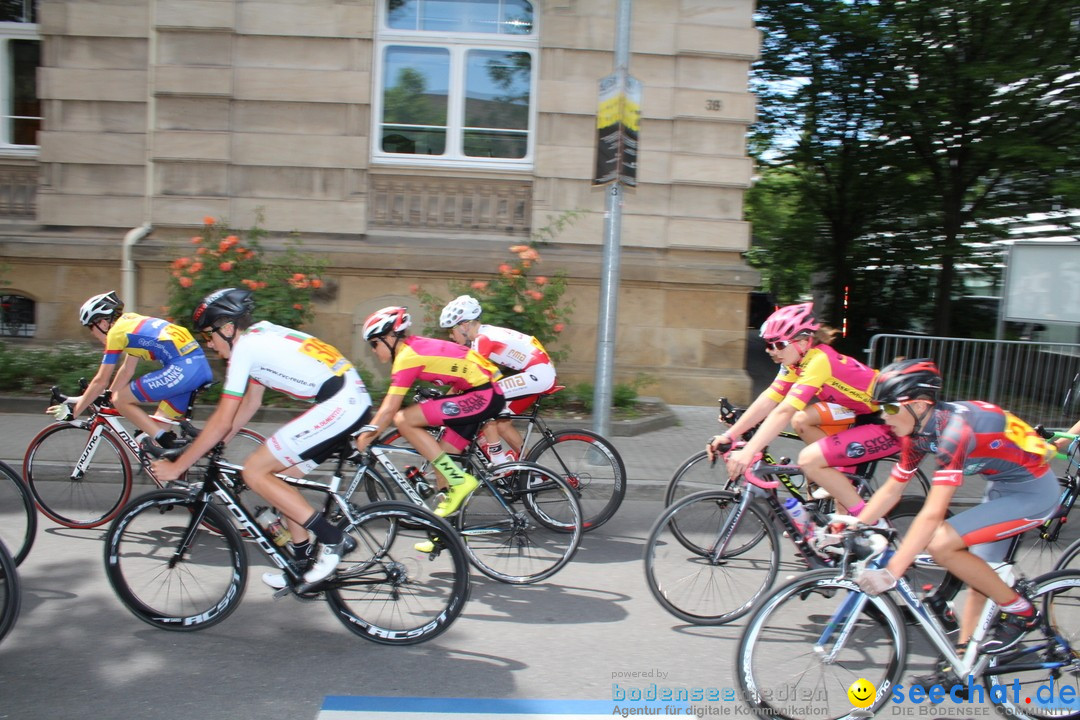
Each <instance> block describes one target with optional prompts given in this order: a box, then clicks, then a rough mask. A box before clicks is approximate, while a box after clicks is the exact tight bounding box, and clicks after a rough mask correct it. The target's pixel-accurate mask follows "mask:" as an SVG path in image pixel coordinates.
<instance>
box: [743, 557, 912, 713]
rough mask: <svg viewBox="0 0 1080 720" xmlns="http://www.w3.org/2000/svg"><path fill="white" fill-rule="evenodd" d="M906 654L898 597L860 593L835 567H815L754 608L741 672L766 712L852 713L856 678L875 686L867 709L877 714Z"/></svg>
mask: <svg viewBox="0 0 1080 720" xmlns="http://www.w3.org/2000/svg"><path fill="white" fill-rule="evenodd" d="M831 622H836V625H833V626H830V623H831ZM906 658H907V636H906V635H905V633H904V619H903V616H902V615H901V613H900V610H899V609H898V608H897V607H896V603H894V602H893V601H892V599H891V598H889V597H888V596H887V595H879V596H878V597H875V598H872V597H869V596H868V595H865V594H863V593H860V592H858V586H856V585H855V583H854V582H853V581H851V580H845V579H843V578H838V577H837V576H836V571H835V570H831V569H825V570H815V571H813V572H809V573H806V574H804V575H801V576H799V577H797V578H795V579H794V580H791V581H790V582H788V583H786V584H784V585H782V586H780V587H779V588H777V589H776V591H775V592H773V593H772V594H771V595H769V596H768V597H767V598H766V599H765V600H764V601H763V602H762V604H761V605H760V606H759V607H758V609H757V610H756V611H755V612H754V613H753V615H752V616H751V617H750V620H749V621H748V622H747V625H746V630H745V631H744V632H743V634H742V637H741V638H740V640H739V648H738V652H737V654H736V658H735V660H736V669H735V676H736V677H737V678H738V681H739V686H740V687H741V689H742V691H743V698H745V700H746V702H747V703H748V704H749V705H750V706H751V707H752V708H754V709H755V710H754V712H753V714H754V715H756V716H758V717H763V716H764V717H770V718H800V719H801V718H808V717H812V718H844V717H850V716H851V713H852V707H851V700H849V699H848V688H849V687H850V686H851V685H852V683H854V682H855V681H856V680H858V679H859V678H863V679H865V680H866V681H868V682H869V683H870V684H871V685H873V686H874V688H875V689H876V691H877V697H876V698H875V700H874V702H873V704H872V705H871V706H870V707H868V708H866V709H867V710H869V711H870V712H871V713H872V714H873V713H876V712H877V711H878V710H879V709H880V708H881V707H882V706H883V705H884V704H885V703H886V702H888V701H889V698H890V697H891V696H892V693H891V690H892V688H893V687H894V686H895V685H896V683H897V682H899V681H900V675H901V674H902V672H903V669H904V662H905V660H906Z"/></svg>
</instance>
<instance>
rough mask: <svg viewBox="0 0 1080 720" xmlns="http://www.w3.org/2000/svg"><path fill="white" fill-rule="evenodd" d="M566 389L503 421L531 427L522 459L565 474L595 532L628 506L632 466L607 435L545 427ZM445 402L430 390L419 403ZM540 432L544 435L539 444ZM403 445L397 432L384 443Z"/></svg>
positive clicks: (556, 389)
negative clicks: (550, 405) (547, 403)
mask: <svg viewBox="0 0 1080 720" xmlns="http://www.w3.org/2000/svg"><path fill="white" fill-rule="evenodd" d="M564 389H565V386H563V385H556V386H555V387H553V388H551V389H550V390H548V391H546V392H544V393H541V394H540V395H539V396H538V397H537V399H536V402H535V403H533V405H532V407H530V408H529V410H528V412H525V413H522V414H518V415H502V416H500V419H506V418H509V419H510V420H513V421H515V422H523V423H525V432H524V433H523V434H522V448H523V451H522V453H521V459H522V460H525V461H527V462H533V463H536V464H538V465H542V466H544V467H546V468H550V469H552V470H555V471H556V472H560V474H561V475H562V476H563V477H564V478H566V480H567V482H569V483H570V486H571V487H572V488H574V491H575V492H576V493H577V496H578V502H580V503H581V513H582V529H583V530H584V532H589V531H591V530H595V529H596V528H598V527H600V526H601V525H603V524H604V523H606V522H607V521H608V520H610V519H611V518H612V517H613V516H614V515H615V513H616V512H617V511H618V509H619V506H620V505H621V504H622V501H623V497H625V495H626V465H625V464H624V463H623V459H622V456H621V455H619V451H618V450H617V449H616V448H615V446H614V445H612V444H611V442H610V441H609V440H607V439H605V438H604V437H603V436H602V435H600V434H598V433H595V432H593V431H591V430H583V429H567V430H552V429H551V427H550V426H549V425H548V424H547V422H545V421H544V419H543V417H541V415H540V407H541V401H542V399H543V398H544V397H545V396H547V395H553V394H555V393H557V392H559V391H560V390H564ZM439 396H441V393H439V392H438V391H432V390H429V389H425V390H421V391H420V392H419V393H417V397H418V398H432V397H439ZM534 431H535V432H536V433H537V434H538V435H539V439H537V440H536V442H535V444H534V443H533V433H534ZM401 439H402V438H401V434H400V433H399V432H398V431H396V430H391V431H389V432H387V433H385V434H384V435H383V437H382V438H380V439H379V443H380V444H383V445H392V444H394V443H396V442H399V441H400V440H401Z"/></svg>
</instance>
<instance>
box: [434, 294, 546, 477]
mask: <svg viewBox="0 0 1080 720" xmlns="http://www.w3.org/2000/svg"><path fill="white" fill-rule="evenodd" d="M482 312H483V308H481V306H480V302H479V301H478V300H477V299H476V298H474V297H471V296H469V295H461V296H459V297H456V298H454V299H453V300H451V301H450V302H449V303H447V305H446V307H444V308H443V311H442V314H441V315H440V317H439V325H441V326H442V327H444V328H447V329H449V330H450V339H451V340H453V341H454V342H456V343H461V344H462V345H465V346H468V347H471V348H472V349H473V350H475V351H476V352H478V353H480V355H482V356H483V357H486V358H487V359H488V360H490V361H491V362H493V363H495V364H496V365H499V366H500V367H503V368H508V369H510V370H514V371H515V374H513V375H508V376H505V377H503V378H502V379H501V380H499V381H498V382H497V385H498V386H499V388H500V389H501V390H502V394H503V397H505V398H506V411H504V414H505V413H506V412H509V413H513V414H515V415H517V414H520V413H522V412H524V411H525V410H527V409H529V408H530V407H531V406H532V404H533V403H535V402H536V399H537V398H538V397H539V396H540V394H541V393H544V392H547V391H548V390H550V389H551V388H553V387H555V365H553V364H552V362H551V358H550V357H548V354H547V350H545V349H544V346H543V345H542V344H541V343H540V341H539V340H537V339H536V338H535V337H533V336H531V335H526V334H525V333H521V332H518V331H517V330H511V329H510V328H504V327H498V326H497V325H487V324H484V323H481V322H480V320H479V318H480V314H481V313H482ZM484 439H485V441H486V442H487V453H488V457H489V458H491V461H492V462H494V463H496V464H497V463H503V462H509V461H510V460H514V459H517V458H518V457H519V456H520V455H521V445H522V438H521V433H519V432H518V431H517V429H516V428H515V427H514V424H513V422H511V421H510V420H509V419H508V418H503V419H499V420H496V421H495V422H494V423H488V424H486V425H485V426H484ZM502 440H506V442H507V444H508V445H509V447H508V448H506V449H504V448H503V444H502Z"/></svg>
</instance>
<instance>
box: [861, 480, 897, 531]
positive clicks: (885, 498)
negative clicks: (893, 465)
mask: <svg viewBox="0 0 1080 720" xmlns="http://www.w3.org/2000/svg"><path fill="white" fill-rule="evenodd" d="M906 487H907V483H904V482H900V481H899V480H897V479H896V478H894V477H890V478H889V479H888V480H886V481H885V484H884V485H882V486H881V487H880V488H878V489H877V490H876V491H875V492H874V495H873V497H871V498H870V499H869V500H867V501H866V507H864V508H863V509H862V512H860V513H859V521H860V522H864V523H866V524H867V525H873V524H874V523H876V522H877V521H878V519H880V518H882V517H884V516H885V515H888V514H889V511H890V510H892V509H893V507H895V506H896V503H898V502H900V498H901V497H902V496H903V495H904V489H905V488H906Z"/></svg>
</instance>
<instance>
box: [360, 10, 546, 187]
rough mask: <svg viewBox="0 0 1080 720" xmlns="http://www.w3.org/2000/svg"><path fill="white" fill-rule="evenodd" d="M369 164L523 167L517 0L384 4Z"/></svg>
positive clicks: (528, 41)
mask: <svg viewBox="0 0 1080 720" xmlns="http://www.w3.org/2000/svg"><path fill="white" fill-rule="evenodd" d="M382 9H383V11H382V22H381V25H380V31H379V39H378V43H377V53H378V55H377V59H376V65H377V71H376V75H375V77H376V78H377V81H376V93H375V101H374V106H375V108H374V110H375V117H376V118H377V119H378V120H377V123H378V129H377V131H376V132H375V133H373V135H374V139H373V144H374V147H373V157H374V159H375V161H376V162H384V163H394V164H427V165H431V164H439V165H447V166H455V165H456V166H465V167H476V166H479V167H513V168H522V169H528V168H531V167H532V154H533V142H534V139H533V135H534V133H533V128H534V125H535V102H534V98H535V96H536V92H535V86H536V73H535V72H534V68H535V67H536V55H537V49H538V47H539V41H538V36H537V34H536V28H535V22H534V17H533V7H532V4H531V3H528V2H525V0H384V4H383V6H382Z"/></svg>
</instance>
